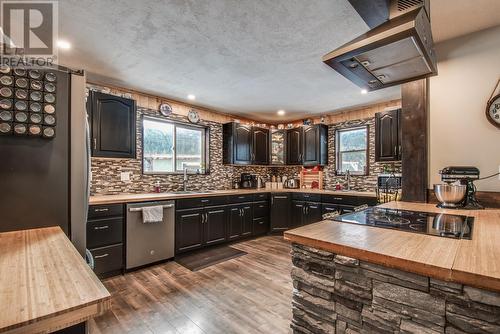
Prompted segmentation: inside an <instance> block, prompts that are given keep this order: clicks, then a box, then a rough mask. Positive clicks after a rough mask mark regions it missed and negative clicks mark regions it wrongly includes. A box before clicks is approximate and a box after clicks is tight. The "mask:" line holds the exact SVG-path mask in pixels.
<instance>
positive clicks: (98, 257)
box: [94, 253, 109, 259]
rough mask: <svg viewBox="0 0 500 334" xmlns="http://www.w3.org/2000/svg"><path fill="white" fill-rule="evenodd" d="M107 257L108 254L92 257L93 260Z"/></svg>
mask: <svg viewBox="0 0 500 334" xmlns="http://www.w3.org/2000/svg"><path fill="white" fill-rule="evenodd" d="M107 256H109V254H108V253H106V254H102V255H95V256H94V259H102V258H103V257H107Z"/></svg>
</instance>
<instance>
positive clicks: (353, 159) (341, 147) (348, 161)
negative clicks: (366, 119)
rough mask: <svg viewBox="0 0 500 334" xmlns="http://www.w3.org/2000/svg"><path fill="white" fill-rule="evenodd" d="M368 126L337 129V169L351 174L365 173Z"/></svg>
mask: <svg viewBox="0 0 500 334" xmlns="http://www.w3.org/2000/svg"><path fill="white" fill-rule="evenodd" d="M367 137H368V128H367V127H362V128H354V129H343V130H338V131H337V152H338V156H337V157H338V158H337V170H338V171H339V172H341V173H346V172H347V171H348V170H349V171H350V173H352V174H365V173H366V168H367V156H366V145H367Z"/></svg>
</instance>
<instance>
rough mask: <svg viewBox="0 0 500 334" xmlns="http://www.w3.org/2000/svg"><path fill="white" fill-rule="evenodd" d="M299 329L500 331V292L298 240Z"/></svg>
mask: <svg viewBox="0 0 500 334" xmlns="http://www.w3.org/2000/svg"><path fill="white" fill-rule="evenodd" d="M292 261H293V268H292V279H293V287H294V289H293V301H292V308H293V320H292V324H291V328H292V329H293V333H305V334H312V333H314V334H320V333H338V334H341V333H424V334H427V333H429V334H434V333H436V334H437V333H449V334H460V333H500V294H498V293H495V292H490V291H486V290H481V289H476V288H472V287H469V286H464V285H462V284H457V283H452V282H444V281H440V280H435V279H432V278H429V277H425V276H420V275H416V274H412V273H409V272H404V271H400V270H396V269H390V268H387V267H384V266H380V265H375V264H371V263H368V262H364V261H359V260H356V259H352V258H348V257H345V256H341V255H336V254H333V253H329V252H326V251H322V250H318V249H314V248H310V247H306V246H302V245H297V244H293V245H292Z"/></svg>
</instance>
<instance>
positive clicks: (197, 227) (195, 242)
mask: <svg viewBox="0 0 500 334" xmlns="http://www.w3.org/2000/svg"><path fill="white" fill-rule="evenodd" d="M204 213H205V209H192V210H182V211H177V213H176V218H175V250H176V253H181V252H186V251H190V250H194V249H198V248H201V247H202V246H203V234H204V231H203V230H204V229H203V221H204Z"/></svg>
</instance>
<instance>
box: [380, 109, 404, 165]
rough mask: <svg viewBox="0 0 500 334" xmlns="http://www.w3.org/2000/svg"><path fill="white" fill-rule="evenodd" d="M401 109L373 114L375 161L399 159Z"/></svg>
mask: <svg viewBox="0 0 500 334" xmlns="http://www.w3.org/2000/svg"><path fill="white" fill-rule="evenodd" d="M400 122H401V109H395V110H389V111H384V112H380V113H377V114H375V161H377V162H387V161H399V160H401V126H400Z"/></svg>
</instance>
